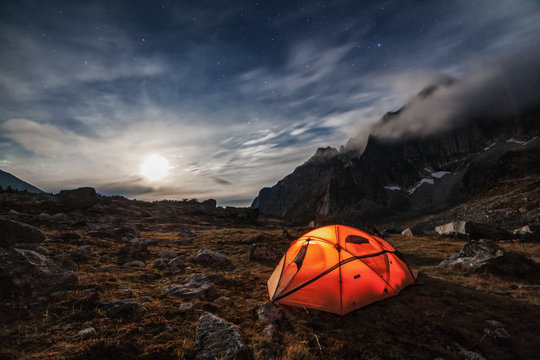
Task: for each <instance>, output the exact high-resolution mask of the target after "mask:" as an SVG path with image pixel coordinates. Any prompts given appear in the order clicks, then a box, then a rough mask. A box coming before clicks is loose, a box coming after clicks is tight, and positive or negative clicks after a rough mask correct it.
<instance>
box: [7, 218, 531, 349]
mask: <svg viewBox="0 0 540 360" xmlns="http://www.w3.org/2000/svg"><path fill="white" fill-rule="evenodd" d="M185 220H186V221H188V220H189V219H185ZM189 221H190V222H191V220H189ZM130 225H138V228H139V229H140V232H141V235H142V236H141V237H142V238H148V237H152V238H155V239H158V243H157V245H156V246H152V247H150V248H149V250H150V252H151V254H152V256H151V257H150V258H149V259H148V260H146V263H147V264H148V265H147V267H146V268H145V269H138V268H135V269H123V268H121V266H119V265H118V264H116V258H115V254H116V253H117V251H118V249H119V248H120V247H121V246H123V244H122V243H120V242H117V241H110V240H98V239H92V238H89V237H86V236H85V235H83V239H82V240H81V241H80V242H79V243H78V244H67V243H63V242H61V241H59V240H54V239H57V232H58V230H55V229H49V230H46V231H45V232H46V234H47V236H48V238H49V239H51V241H50V242H48V243H46V244H45V246H46V247H47V248H48V249H49V251H50V252H51V253H53V254H55V255H61V254H66V255H67V254H69V253H70V252H71V251H72V250H73V249H74V248H75V247H76V246H79V245H80V244H88V245H90V246H91V247H92V249H93V252H94V255H95V257H96V258H95V259H93V260H90V261H88V262H83V263H81V264H80V265H79V266H80V268H79V277H80V281H79V286H78V288H77V290H76V291H75V292H74V293H72V294H70V295H68V296H67V297H65V298H63V299H60V300H54V301H51V302H49V303H48V305H46V306H37V307H36V306H34V307H32V306H26V305H7V304H6V302H2V304H1V307H0V313H1V314H2V316H1V317H0V359H3V358H7V359H9V358H22V359H56V358H68V359H115V360H118V359H136V358H141V359H143V358H144V359H176V358H187V359H189V358H193V357H194V355H195V353H196V349H195V344H194V338H195V327H196V324H197V319H198V315H197V314H196V312H194V311H193V312H189V313H187V314H183V315H179V314H175V309H176V308H177V307H178V305H179V304H181V303H182V302H183V301H182V300H177V299H169V298H165V297H164V296H163V292H162V291H161V290H160V289H161V287H163V286H165V285H168V284H172V283H178V282H181V281H182V280H184V279H185V278H187V276H189V274H191V273H193V272H212V270H211V269H208V268H204V267H203V266H201V265H197V264H194V263H193V262H191V261H190V257H192V256H193V254H194V253H195V252H196V251H197V250H198V249H200V248H209V249H214V250H219V251H224V252H225V253H227V254H228V256H229V257H230V259H231V260H232V262H233V264H234V269H229V270H225V271H223V273H224V274H225V277H226V279H227V281H226V283H225V284H222V285H219V286H217V287H216V288H214V289H213V290H212V291H211V292H210V293H209V294H208V295H207V297H206V298H205V299H200V300H194V301H193V302H194V304H195V308H197V309H204V310H207V311H211V312H213V313H215V314H216V315H218V316H220V317H223V318H225V319H226V320H228V321H230V322H232V323H234V324H236V325H238V326H239V327H240V328H241V330H242V332H243V334H244V337H245V339H246V343H247V344H248V346H249V348H250V351H251V353H252V355H253V358H256V359H317V358H324V359H327V358H344V359H354V358H362V359H394V358H395V359H404V358H407V359H426V358H427V359H433V358H436V357H444V358H445V359H453V358H457V354H456V352H455V350H454V347H453V345H454V343H455V342H458V343H460V344H461V345H463V346H464V347H466V348H467V349H470V350H474V351H478V352H481V353H482V354H484V355H485V356H486V357H487V358H489V359H509V358H523V359H532V358H535V356H538V354H540V340H539V339H538V332H537V331H538V330H537V329H539V328H540V296H539V293H538V290H512V289H511V286H512V285H515V284H522V283H524V282H523V280H520V279H511V278H501V277H497V276H491V275H489V274H476V275H468V274H464V273H456V272H454V271H452V270H449V269H444V268H440V267H438V266H437V264H438V263H439V262H440V261H441V260H443V259H445V258H447V257H448V256H449V255H450V254H452V253H456V252H458V251H459V249H460V248H461V247H462V245H463V242H462V241H456V240H451V239H446V238H428V237H423V238H419V237H414V238H404V237H401V236H394V237H391V238H389V239H388V240H389V242H390V243H392V244H393V245H394V246H395V247H396V248H397V249H398V250H399V251H400V252H402V253H403V254H404V256H405V259H406V260H407V262H408V264H409V265H410V267H411V268H413V269H417V270H420V276H419V280H418V284H417V285H415V286H412V287H409V288H407V289H405V290H404V291H403V292H402V293H401V294H400V295H398V296H396V297H393V298H390V299H388V300H385V301H383V302H379V303H375V304H372V305H370V306H367V307H365V308H363V309H359V310H357V311H355V312H353V313H351V314H348V315H346V316H343V317H341V316H337V315H332V314H327V313H322V312H315V311H309V312H307V311H306V310H304V309H292V308H282V311H283V314H284V319H283V320H282V321H281V322H280V324H279V327H278V329H279V332H280V337H281V343H280V344H277V343H273V342H272V341H270V340H269V339H268V338H266V337H265V336H264V335H263V333H262V325H261V324H260V323H258V322H257V320H256V315H255V311H256V309H257V308H258V306H260V304H262V303H263V302H265V301H267V300H268V296H267V290H266V280H267V278H268V277H269V276H270V274H271V272H272V271H273V268H274V266H275V264H261V263H257V262H250V261H248V259H247V253H248V249H249V245H244V244H240V243H239V241H241V240H244V239H246V238H248V237H250V236H253V235H256V234H259V233H260V232H261V231H265V232H268V233H273V234H276V235H281V229H282V228H281V226H279V225H266V226H261V227H240V226H238V225H237V226H236V227H221V228H214V226H201V225H189V224H185V223H182V222H180V223H179V222H177V221H175V222H173V223H167V222H163V221H162V220H160V219H157V218H155V219H150V220H148V219H147V220H145V221H144V222H141V221H137V220H133V221H131V223H130ZM182 228H188V229H192V230H194V231H195V232H196V233H197V237H196V238H195V240H194V243H193V245H190V246H180V245H178V241H177V239H178V238H177V233H178V230H179V229H182ZM305 230H307V229H289V231H290V232H291V233H292V235H293V236H299V235H301V234H302V233H303V232H304V231H305ZM81 234H83V233H82V232H81ZM289 243H290V240H285V239H283V240H281V241H279V242H278V243H276V244H275V247H276V248H277V249H278V250H279V251H280V252H284V251H285V250H286V249H287V247H288V245H289ZM503 247H504V248H505V249H507V250H508V249H511V250H512V251H515V252H519V253H523V254H525V255H527V256H529V257H532V258H533V259H534V260H535V261H536V262H539V261H540V259H539V257H538V254H539V250H540V244H538V243H536V244H519V243H517V244H516V243H510V244H504V245H503ZM162 249H171V250H175V251H177V252H179V253H181V254H184V255H185V256H186V258H187V266H188V267H187V268H186V271H185V272H184V273H182V274H178V275H172V274H170V273H169V272H168V271H167V270H161V271H159V270H156V269H153V268H151V262H152V261H153V260H154V259H156V258H157V253H158V252H159V251H160V250H162ZM103 254H108V255H111V256H112V257H113V262H112V263H111V264H108V265H105V267H104V268H102V269H99V268H98V266H99V265H98V260H97V259H98V258H99V256H100V255H103ZM148 273H157V274H160V275H161V276H160V278H158V279H156V280H147V278H146V276H145V274H148ZM531 281H532V282H536V283H537V284H538V279H532V280H529V282H531ZM88 289H91V290H88ZM92 289H98V290H99V299H100V300H106V299H113V298H133V299H137V300H138V301H139V302H141V303H142V304H143V305H144V308H145V310H146V311H145V312H144V313H142V314H140V315H136V316H134V317H131V318H116V319H114V318H109V317H107V315H106V314H105V313H104V312H103V311H102V310H101V309H99V308H98V307H96V306H95V302H94V300H95V298H92V293H94V292H95V290H92ZM122 289H131V290H132V291H131V293H130V292H129V291H125V290H122ZM94 296H95V295H94ZM220 296H228V297H230V298H231V299H232V300H233V306H232V307H226V308H221V307H219V306H217V305H215V304H212V301H213V300H215V299H216V298H218V297H220ZM144 297H151V298H152V299H147V298H144ZM490 319H493V320H497V321H500V322H502V323H503V324H504V325H505V327H506V329H507V330H508V332H509V333H510V335H511V338H510V339H508V340H497V339H495V338H492V337H486V336H484V332H483V331H484V329H485V328H487V327H489V326H488V325H487V323H486V320H490ZM89 326H93V327H94V328H95V329H96V330H97V333H98V336H97V337H96V338H93V339H88V340H83V341H79V340H77V338H76V335H77V333H78V331H79V330H81V329H84V328H86V327H89ZM319 344H320V348H319Z"/></svg>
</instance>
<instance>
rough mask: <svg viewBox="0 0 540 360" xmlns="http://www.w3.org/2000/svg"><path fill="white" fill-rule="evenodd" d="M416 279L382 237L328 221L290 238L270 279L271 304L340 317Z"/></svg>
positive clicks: (387, 295) (397, 290)
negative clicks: (316, 310)
mask: <svg viewBox="0 0 540 360" xmlns="http://www.w3.org/2000/svg"><path fill="white" fill-rule="evenodd" d="M414 281H415V278H414V276H413V274H412V273H411V270H410V269H409V267H408V266H407V264H405V262H404V261H403V260H401V259H400V258H399V257H398V256H397V255H396V250H395V249H394V248H393V247H392V246H390V244H388V243H387V242H386V241H384V240H383V239H380V238H378V237H375V236H371V235H369V234H367V233H365V232H363V231H360V230H358V229H355V228H352V227H348V226H342V225H330V226H324V227H321V228H318V229H315V230H313V231H310V232H308V233H307V234H305V235H303V236H301V237H300V238H299V239H297V240H295V241H293V242H292V244H291V246H290V247H289V249H288V250H287V252H286V253H285V255H284V256H283V258H281V261H280V262H279V264H278V266H277V267H276V269H275V270H274V272H273V273H272V276H270V279H268V293H269V295H270V300H271V301H272V302H276V303H279V304H284V305H290V306H301V307H304V306H305V307H308V308H313V309H318V310H324V311H327V312H331V313H335V314H340V315H344V314H347V313H348V312H351V311H353V310H355V309H358V308H360V307H363V306H366V305H368V304H371V303H372V302H375V301H379V300H382V299H385V298H387V297H390V296H394V295H397V294H398V293H399V292H400V291H401V289H403V288H404V287H406V286H407V285H411V284H413V283H414Z"/></svg>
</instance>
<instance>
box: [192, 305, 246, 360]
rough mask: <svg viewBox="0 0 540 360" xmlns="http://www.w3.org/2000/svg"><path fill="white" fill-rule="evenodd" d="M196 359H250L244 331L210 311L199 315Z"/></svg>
mask: <svg viewBox="0 0 540 360" xmlns="http://www.w3.org/2000/svg"><path fill="white" fill-rule="evenodd" d="M195 345H196V346H197V348H198V351H197V354H196V356H195V358H196V359H200V360H205V359H208V360H213V359H248V358H249V355H248V350H247V347H246V344H245V342H244V339H243V336H242V333H241V332H240V330H239V329H238V327H236V326H235V325H233V324H231V323H229V322H227V321H225V320H223V319H222V318H219V317H217V316H215V315H213V314H210V313H208V312H205V313H203V314H202V315H201V316H200V317H199V322H198V324H197V330H196V333H195Z"/></svg>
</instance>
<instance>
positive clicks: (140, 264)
mask: <svg viewBox="0 0 540 360" xmlns="http://www.w3.org/2000/svg"><path fill="white" fill-rule="evenodd" d="M145 266H146V265H145V264H144V263H143V262H142V261H139V260H134V261H130V262H127V263H125V264H124V265H122V267H123V268H133V267H145Z"/></svg>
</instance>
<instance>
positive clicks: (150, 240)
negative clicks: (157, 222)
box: [143, 238, 157, 245]
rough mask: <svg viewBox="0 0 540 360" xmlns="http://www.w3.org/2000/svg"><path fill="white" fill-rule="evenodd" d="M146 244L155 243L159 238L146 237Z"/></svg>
mask: <svg viewBox="0 0 540 360" xmlns="http://www.w3.org/2000/svg"><path fill="white" fill-rule="evenodd" d="M143 242H144V243H145V244H146V245H154V244H156V243H157V240H156V239H152V238H148V239H144V241H143Z"/></svg>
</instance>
